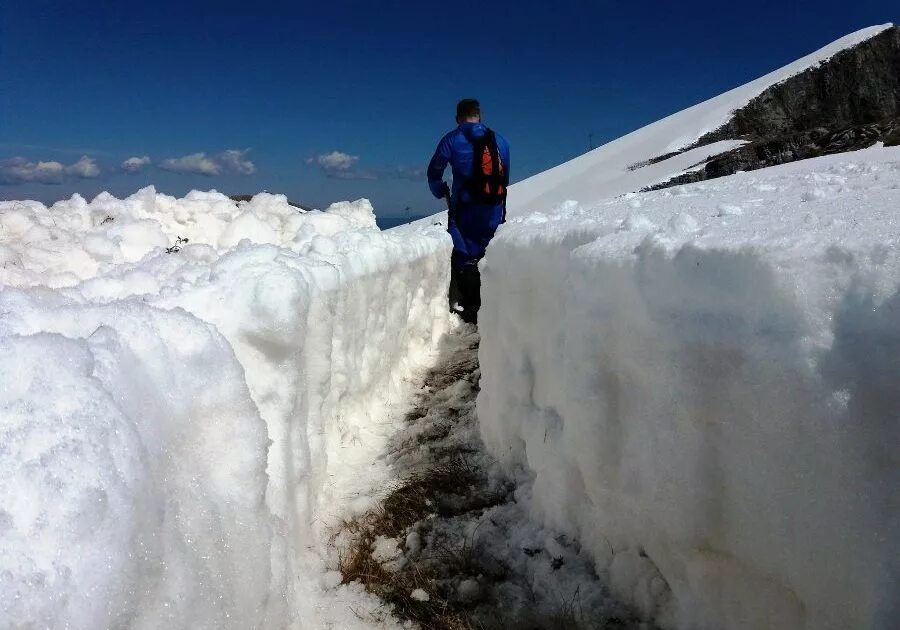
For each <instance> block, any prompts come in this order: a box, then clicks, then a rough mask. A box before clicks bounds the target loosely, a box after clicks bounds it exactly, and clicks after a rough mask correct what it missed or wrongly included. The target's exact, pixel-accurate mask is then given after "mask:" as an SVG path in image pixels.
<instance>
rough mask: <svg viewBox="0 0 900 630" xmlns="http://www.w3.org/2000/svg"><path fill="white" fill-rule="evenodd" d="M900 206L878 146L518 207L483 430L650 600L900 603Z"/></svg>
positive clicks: (536, 497) (715, 622) (494, 276)
mask: <svg viewBox="0 0 900 630" xmlns="http://www.w3.org/2000/svg"><path fill="white" fill-rule="evenodd" d="M588 179H589V178H588ZM588 179H586V180H584V181H583V182H581V184H583V185H584V186H585V187H587V186H588V185H589V183H590V182H589V181H588ZM567 193H568V189H567V188H565V187H564V188H562V189H560V190H559V191H555V192H554V194H555V195H561V196H562V195H566V194H567ZM898 208H900V149H898V148H893V149H884V148H875V149H870V150H867V151H862V152H858V153H851V154H843V155H840V156H832V157H828V158H820V159H816V160H810V161H806V162H798V163H794V164H790V165H785V166H781V167H776V168H772V169H765V170H761V171H754V172H753V173H746V174H738V175H735V176H732V177H728V178H723V179H717V180H713V181H710V182H704V183H699V184H693V185H688V186H683V187H677V188H671V189H666V190H663V191H657V192H652V193H645V194H629V195H624V196H621V197H618V198H616V199H610V200H606V201H601V202H598V203H595V204H588V205H586V204H580V203H577V202H574V201H573V202H568V203H563V204H560V205H558V206H557V207H548V208H547V209H546V213H544V214H541V213H534V214H531V215H528V216H524V217H517V218H513V219H512V220H511V221H510V222H509V223H508V224H507V225H505V226H503V227H502V228H501V230H500V232H499V234H498V237H497V238H496V239H495V241H494V242H493V243H492V245H491V248H490V250H489V251H488V255H487V257H486V259H485V262H484V263H483V265H484V267H483V274H482V279H483V295H484V306H483V311H482V314H481V316H480V318H479V326H480V330H481V333H482V346H481V351H480V362H481V367H482V381H481V386H482V389H481V393H480V394H479V398H478V415H479V421H480V426H481V433H482V436H483V438H484V441H485V443H486V445H487V446H488V448H489V449H490V450H491V451H492V452H493V453H494V454H495V455H496V456H497V457H498V458H500V460H501V461H502V462H503V463H504V465H505V467H506V468H507V470H510V471H512V472H517V473H518V474H519V478H520V480H521V481H522V482H523V483H524V484H525V486H524V488H523V490H522V491H523V492H530V496H531V499H530V502H529V509H530V511H531V513H532V514H533V515H534V516H536V517H537V518H539V519H540V520H541V521H542V522H544V523H545V524H546V525H547V526H548V527H552V528H554V529H557V530H559V531H563V532H569V533H570V534H572V535H573V536H577V537H578V539H579V540H580V541H581V544H582V545H583V546H584V547H585V548H587V549H589V550H590V552H591V554H592V555H593V557H594V560H595V562H596V566H597V570H598V571H599V572H600V573H601V576H602V577H605V579H607V580H608V581H609V583H610V584H611V585H612V587H613V589H614V591H615V592H616V593H617V594H618V595H619V596H621V597H623V598H625V599H626V600H627V601H629V602H631V603H633V604H634V605H636V606H638V607H639V608H640V609H641V610H642V611H643V612H644V614H645V615H647V616H650V617H654V618H655V619H657V621H658V622H660V623H661V624H663V625H666V626H670V627H680V628H761V627H765V628H785V629H787V628H792V629H796V628H807V629H810V630H812V629H820V628H834V629H839V628H864V627H870V628H882V627H884V628H887V627H894V626H895V624H896V621H897V614H898V611H900V601H898V594H897V588H896V586H897V576H898V575H900V566H898V558H900V523H898V513H900V510H898V504H897V496H898V488H900V450H898V437H900V433H898V431H900V387H898V383H900V363H898V357H900V249H898V246H900V216H898V214H897V209H898Z"/></svg>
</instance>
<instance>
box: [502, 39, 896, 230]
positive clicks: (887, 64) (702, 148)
mask: <svg viewBox="0 0 900 630" xmlns="http://www.w3.org/2000/svg"><path fill="white" fill-rule="evenodd" d="M879 37H880V38H881V39H885V40H887V42H886V45H885V44H884V43H880V44H879V45H881V46H883V47H884V48H885V50H879V51H878V53H879V54H880V55H881V56H880V57H875V58H874V60H872V59H870V60H869V61H870V63H871V64H873V65H874V64H877V65H879V66H880V67H882V68H884V69H885V72H884V73H883V74H885V75H886V77H887V78H888V79H891V80H892V81H893V83H892V84H888V85H887V86H880V87H882V88H883V89H884V90H885V91H886V94H884V96H883V109H884V111H885V112H893V116H894V117H898V116H900V112H898V107H900V87H898V83H900V78H898V76H897V75H898V71H897V68H898V67H900V65H898V64H900V61H898V60H900V29H897V28H896V27H894V26H893V25H892V24H884V25H881V26H874V27H871V28H866V29H863V30H861V31H858V32H856V33H852V34H850V35H847V36H846V37H843V38H841V39H839V40H837V41H835V42H833V43H831V44H829V45H828V46H825V47H824V48H822V49H821V50H818V51H816V52H814V53H812V54H810V55H808V56H806V57H803V58H802V59H798V60H797V61H795V62H793V63H791V64H788V65H787V66H784V67H783V68H780V69H778V70H776V71H774V72H772V73H770V74H767V75H765V76H763V77H760V78H759V79H756V80H755V81H751V82H750V83H747V84H746V85H743V86H741V87H738V88H735V89H733V90H731V91H729V92H726V93H724V94H722V95H720V96H717V97H715V98H712V99H710V100H708V101H706V102H704V103H700V104H699V105H695V106H693V107H690V108H688V109H685V110H684V111H681V112H678V113H677V114H673V115H671V116H669V117H667V118H664V119H662V120H660V121H657V122H655V123H653V124H650V125H647V126H646V127H643V128H641V129H638V130H637V131H635V132H633V133H630V134H628V135H626V136H623V137H622V138H619V139H618V140H614V141H612V142H610V143H608V144H606V145H604V146H601V147H599V148H597V149H594V150H593V151H591V152H589V153H586V154H584V155H582V156H579V157H577V158H575V159H573V160H570V161H568V162H566V163H564V164H561V165H559V166H557V167H555V168H552V169H550V170H548V171H545V172H543V173H540V174H538V175H535V176H533V177H530V178H528V179H526V180H524V181H521V182H518V183H517V184H515V185H514V186H511V187H510V189H509V203H508V209H509V215H510V216H516V215H521V214H524V213H527V212H529V211H532V210H540V211H546V210H547V209H548V208H552V207H554V206H556V205H558V204H560V203H562V202H563V201H567V200H573V201H577V202H579V203H582V204H589V203H592V202H596V201H599V200H601V199H608V198H610V197H615V196H616V195H621V194H625V193H629V192H637V191H639V190H641V189H643V188H647V187H652V186H655V185H658V184H663V183H665V182H667V181H669V180H670V179H671V178H673V177H676V176H679V175H682V174H684V173H687V172H699V171H702V169H703V168H704V167H705V166H706V165H707V164H708V163H710V162H712V161H714V160H715V159H716V158H717V157H720V156H725V155H727V154H729V152H732V151H734V150H736V149H738V148H740V147H742V146H745V145H748V144H753V143H756V142H758V141H759V140H760V138H759V137H758V136H757V137H754V136H753V135H751V134H747V133H745V132H746V131H747V129H745V128H744V127H741V126H740V125H735V119H736V118H739V116H737V113H738V112H739V111H740V110H742V109H743V108H746V107H747V106H748V105H750V104H751V103H752V102H753V101H754V99H757V98H758V97H760V95H763V94H764V93H766V92H767V91H769V90H771V89H772V88H773V86H779V85H784V84H786V83H787V82H788V81H789V80H791V79H792V78H795V77H798V76H799V75H802V74H803V73H805V72H807V71H809V70H811V69H813V70H820V71H821V70H823V69H824V68H825V67H826V66H827V65H828V62H829V61H831V60H833V59H835V58H836V57H839V56H840V55H841V53H846V52H847V51H850V50H853V49H856V48H859V47H860V46H866V45H869V44H871V42H873V41H874V40H876V39H878V38H879ZM848 65H850V72H851V74H852V71H853V70H854V69H856V70H857V71H858V72H857V74H862V73H863V72H864V70H865V69H864V68H859V67H858V66H859V64H848ZM892 69H893V71H892ZM860 85H861V81H854V79H853V77H850V79H848V81H846V82H845V83H844V84H842V85H839V86H838V89H840V90H843V91H842V92H838V93H837V94H836V97H837V98H838V99H840V100H849V99H850V95H849V91H850V90H855V89H857V88H858V87H859V86H860ZM789 88H790V86H789ZM892 90H893V91H892ZM797 98H798V99H799V100H800V104H799V106H797V107H794V108H793V109H792V110H791V111H790V112H789V114H788V115H790V116H795V117H797V118H799V116H800V115H801V114H803V113H804V111H805V109H804V108H807V109H808V108H810V107H812V108H815V107H816V104H817V103H816V98H817V97H816V95H815V94H812V93H800V94H798V95H797ZM870 100H871V99H870ZM880 111H881V110H879V109H878V108H874V112H873V111H872V110H871V109H870V110H868V111H864V112H863V114H868V115H874V116H876V117H878V113H879V112H880ZM782 114H783V113H782ZM783 116H784V114H783ZM783 116H782V117H783ZM850 118H852V116H850ZM807 122H808V126H809V127H810V128H816V127H817V126H819V125H818V124H817V122H816V121H815V119H814V117H813V118H810V117H808V116H807ZM849 122H855V121H852V120H851V121H849ZM859 122H860V123H865V122H879V120H877V119H876V120H860V121H859ZM888 129H891V127H886V128H885V129H884V130H883V131H887V130H888ZM840 130H841V129H834V130H829V133H830V131H840ZM825 135H827V134H823V138H821V139H825V138H824V136H825ZM878 139H879V136H875V137H874V138H872V139H871V143H874V142H875V141H876V140H878ZM812 156H813V154H809V155H808V156H807V157H812ZM784 161H790V160H784ZM772 163H775V162H772ZM735 170H737V169H735ZM731 172H734V170H732V171H731ZM722 174H724V173H722Z"/></svg>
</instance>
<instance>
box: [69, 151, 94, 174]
mask: <svg viewBox="0 0 900 630" xmlns="http://www.w3.org/2000/svg"><path fill="white" fill-rule="evenodd" d="M66 173H69V174H71V175H74V176H75V177H80V178H82V179H92V178H94V177H97V176H98V175H99V174H100V167H99V166H97V162H96V160H94V158H91V157H88V156H86V155H82V156H81V158H79V160H78V161H77V162H75V163H74V164H71V165H69V166H67V167H66Z"/></svg>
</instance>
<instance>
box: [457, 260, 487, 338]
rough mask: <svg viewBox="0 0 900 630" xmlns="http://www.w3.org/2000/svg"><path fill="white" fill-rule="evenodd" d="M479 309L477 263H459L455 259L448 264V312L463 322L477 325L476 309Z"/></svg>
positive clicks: (473, 261)
mask: <svg viewBox="0 0 900 630" xmlns="http://www.w3.org/2000/svg"><path fill="white" fill-rule="evenodd" d="M480 308H481V273H480V272H479V271H478V261H477V260H470V261H465V262H461V261H458V260H457V259H456V258H455V257H454V259H452V260H451V263H450V312H451V313H456V314H458V315H459V316H460V317H462V320H463V321H464V322H468V323H470V324H477V323H478V309H480Z"/></svg>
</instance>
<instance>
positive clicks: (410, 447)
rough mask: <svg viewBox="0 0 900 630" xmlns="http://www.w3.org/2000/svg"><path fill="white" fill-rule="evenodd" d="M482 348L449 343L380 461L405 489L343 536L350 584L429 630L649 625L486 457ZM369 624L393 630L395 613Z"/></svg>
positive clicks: (461, 336)
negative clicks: (478, 400) (481, 419)
mask: <svg viewBox="0 0 900 630" xmlns="http://www.w3.org/2000/svg"><path fill="white" fill-rule="evenodd" d="M478 344H479V336H478V333H477V332H476V331H475V330H474V328H472V327H469V326H462V327H460V328H458V329H457V330H455V331H453V332H451V333H449V334H448V335H447V336H446V337H445V338H444V341H443V343H442V348H441V350H440V354H439V356H438V359H437V361H436V363H435V365H434V367H433V368H432V369H431V370H430V371H429V372H428V373H427V374H425V375H423V378H422V381H421V384H420V390H419V392H418V394H417V395H416V396H414V398H413V400H412V401H411V404H410V407H409V410H408V411H407V412H406V414H405V421H404V422H403V424H404V425H405V426H404V427H402V428H400V429H399V430H398V431H397V433H396V434H395V435H394V436H393V437H392V438H391V439H390V440H389V442H388V446H387V448H386V449H385V451H384V453H383V455H382V456H381V458H380V460H381V462H380V463H384V464H386V465H387V466H389V467H390V469H391V470H392V476H393V482H391V483H389V484H388V485H387V488H386V490H385V491H384V492H383V493H382V496H381V497H379V499H380V500H379V502H378V505H377V506H375V507H374V508H372V509H370V510H369V511H368V512H367V513H366V514H365V515H363V516H360V517H358V518H357V519H355V520H353V521H351V522H349V523H348V524H347V526H346V528H345V529H344V530H343V531H342V532H341V533H340V534H338V536H336V538H335V544H336V547H337V549H338V554H339V556H340V558H341V560H340V565H341V571H342V574H343V575H342V577H343V581H344V582H345V583H349V587H350V588H352V589H354V590H356V591H358V590H359V588H360V584H363V585H365V589H366V590H367V591H368V592H370V593H374V594H376V595H379V596H380V597H381V598H382V599H383V600H384V601H385V602H386V603H387V604H388V607H389V608H390V607H392V608H393V612H394V614H395V615H396V617H399V618H400V619H403V620H408V621H413V622H417V623H419V624H420V625H421V626H422V627H426V628H470V627H471V628H475V627H477V628H512V627H521V626H525V627H528V628H548V629H549V628H560V627H566V628H597V627H616V628H643V627H648V626H647V625H646V624H642V623H640V622H639V621H638V620H637V619H636V617H635V616H634V615H633V613H631V612H630V611H629V610H628V609H627V608H625V607H624V606H623V605H621V604H620V603H618V602H617V601H615V600H614V599H613V598H612V597H611V596H610V594H609V592H608V590H607V588H606V587H605V586H604V584H603V582H602V581H601V580H600V579H599V578H598V576H597V575H596V573H595V572H594V568H593V567H594V563H593V561H592V560H591V559H590V558H589V557H588V556H587V554H583V553H581V550H580V546H579V543H578V541H577V540H572V539H569V538H567V537H566V536H563V535H559V534H558V533H556V532H553V531H550V530H547V529H545V528H544V527H543V526H541V525H539V524H538V523H537V522H535V521H534V520H532V519H531V518H530V517H529V516H528V515H527V514H526V512H525V510H524V507H523V506H524V505H525V504H526V502H527V497H524V496H521V491H520V490H519V489H517V488H516V487H515V485H514V484H513V483H511V482H510V480H509V478H508V477H506V476H505V475H504V474H503V473H502V472H501V470H500V468H499V466H498V464H497V462H496V460H495V459H494V458H492V457H491V456H490V455H488V454H487V453H486V452H485V450H484V446H483V444H482V442H481V438H480V437H479V434H478V426H477V418H476V415H475V397H476V395H477V392H478V381H479V379H480V371H479V367H478V354H477V353H478ZM340 590H341V589H338V592H340ZM368 620H369V621H371V622H372V624H373V625H374V626H376V627H383V624H384V623H393V619H389V618H387V616H386V615H385V614H383V611H382V612H381V613H379V612H375V613H370V614H369V615H368Z"/></svg>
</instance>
